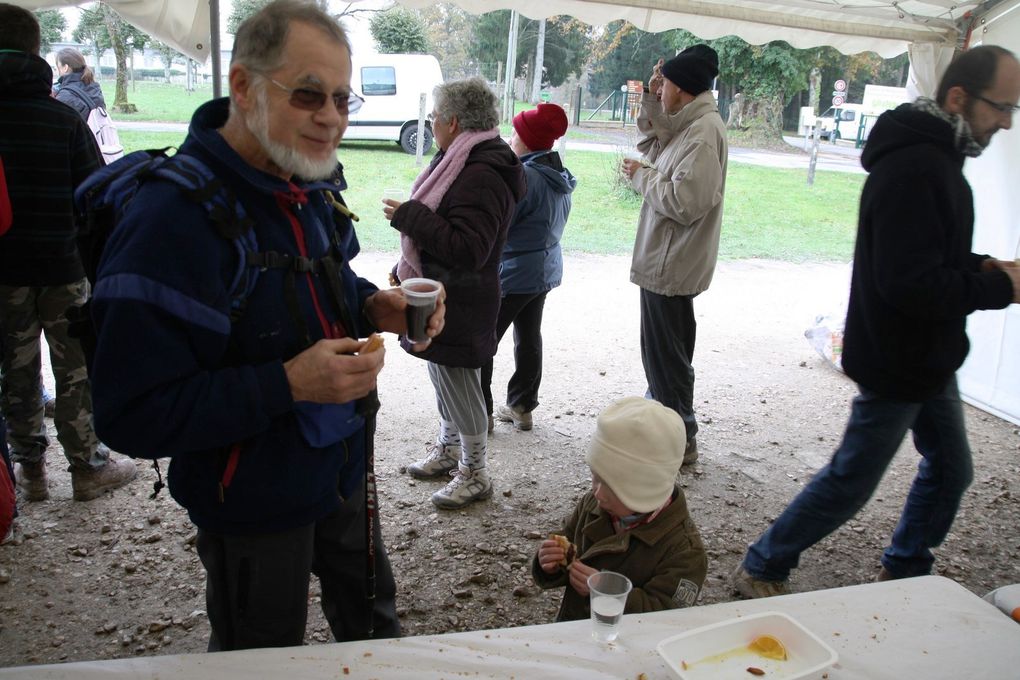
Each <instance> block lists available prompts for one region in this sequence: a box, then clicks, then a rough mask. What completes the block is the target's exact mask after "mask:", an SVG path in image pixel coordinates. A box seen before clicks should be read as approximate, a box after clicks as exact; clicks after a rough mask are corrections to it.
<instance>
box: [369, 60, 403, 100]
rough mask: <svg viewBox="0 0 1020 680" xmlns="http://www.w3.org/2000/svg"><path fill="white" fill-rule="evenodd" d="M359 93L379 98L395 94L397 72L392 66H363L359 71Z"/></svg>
mask: <svg viewBox="0 0 1020 680" xmlns="http://www.w3.org/2000/svg"><path fill="white" fill-rule="evenodd" d="M361 93H362V94H363V95H365V96H366V97H379V96H383V95H394V94H396V93H397V72H396V69H394V68H393V67H392V66H364V67H362V69H361Z"/></svg>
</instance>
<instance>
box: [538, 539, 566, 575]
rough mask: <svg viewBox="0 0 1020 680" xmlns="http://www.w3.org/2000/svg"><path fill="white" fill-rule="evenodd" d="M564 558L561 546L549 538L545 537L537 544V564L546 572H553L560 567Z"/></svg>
mask: <svg viewBox="0 0 1020 680" xmlns="http://www.w3.org/2000/svg"><path fill="white" fill-rule="evenodd" d="M565 558H566V555H565V554H564V552H563V547H562V546H561V545H560V544H559V543H558V542H556V541H554V540H553V539H551V538H547V539H545V540H544V541H542V544H541V545H540V546H538V566H540V567H542V571H544V572H545V573H547V574H555V573H556V572H557V571H559V570H560V569H562V568H563V560H564V559H565Z"/></svg>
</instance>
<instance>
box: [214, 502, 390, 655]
mask: <svg viewBox="0 0 1020 680" xmlns="http://www.w3.org/2000/svg"><path fill="white" fill-rule="evenodd" d="M380 526H381V523H380V522H379V521H378V518H377V520H376V522H375V570H376V597H375V601H374V605H369V603H368V600H367V598H366V595H365V574H366V556H365V549H366V546H365V496H364V490H363V489H361V490H359V491H358V492H357V493H356V494H355V495H354V496H352V497H351V498H348V499H347V501H346V502H345V503H344V504H343V505H342V506H341V507H340V509H339V510H337V511H336V512H334V513H333V514H331V515H329V516H327V517H324V518H323V519H321V520H319V521H318V522H315V523H313V524H309V525H306V526H302V527H298V528H296V529H290V530H288V531H283V532H279V533H274V534H259V535H255V536H228V535H224V534H218V533H214V532H211V531H205V530H203V529H199V530H198V540H197V542H196V547H197V550H198V556H199V558H200V559H201V560H202V565H203V566H204V567H205V569H206V589H205V600H206V608H207V609H208V612H209V624H210V626H211V627H212V633H211V634H210V636H209V651H210V652H216V651H229V650H235V649H252V648H256V647H292V646H298V645H302V644H304V637H305V626H306V623H307V619H308V584H309V579H310V575H311V574H313V573H314V574H315V575H316V576H318V577H319V581H320V583H321V586H322V611H323V614H324V615H325V617H326V620H327V621H328V622H329V626H330V629H331V630H332V632H333V637H334V638H335V639H336V640H337V642H347V641H350V640H363V639H366V638H367V637H368V624H369V611H370V610H369V607H370V606H372V614H371V615H372V621H373V623H374V627H375V631H374V634H373V635H372V637H373V638H390V637H399V636H400V622H399V621H398V620H397V611H396V600H395V598H396V584H395V583H394V580H393V571H392V569H391V567H390V561H389V558H388V557H387V555H386V549H385V547H384V546H383V540H382V531H381V529H380Z"/></svg>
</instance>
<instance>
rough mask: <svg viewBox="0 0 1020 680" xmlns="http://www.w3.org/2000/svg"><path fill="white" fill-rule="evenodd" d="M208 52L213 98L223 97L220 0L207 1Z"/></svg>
mask: <svg viewBox="0 0 1020 680" xmlns="http://www.w3.org/2000/svg"><path fill="white" fill-rule="evenodd" d="M209 51H210V52H211V53H212V77H213V84H212V91H213V97H214V98H216V99H219V98H220V97H222V96H223V73H222V70H223V64H222V62H221V60H220V0H209Z"/></svg>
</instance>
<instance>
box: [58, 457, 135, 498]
mask: <svg viewBox="0 0 1020 680" xmlns="http://www.w3.org/2000/svg"><path fill="white" fill-rule="evenodd" d="M137 475H138V468H137V467H136V466H135V462H134V461H133V460H131V459H130V458H114V457H113V456H112V455H111V456H110V457H109V458H107V459H106V465H104V466H103V467H101V468H97V469H95V470H71V490H72V491H73V497H74V500H76V501H90V500H92V499H94V498H99V497H100V496H102V495H103V493H104V492H106V491H109V490H111V489H119V488H120V487H122V486H124V485H125V484H127V483H128V482H130V481H131V480H132V479H134V478H135V476H137Z"/></svg>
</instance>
